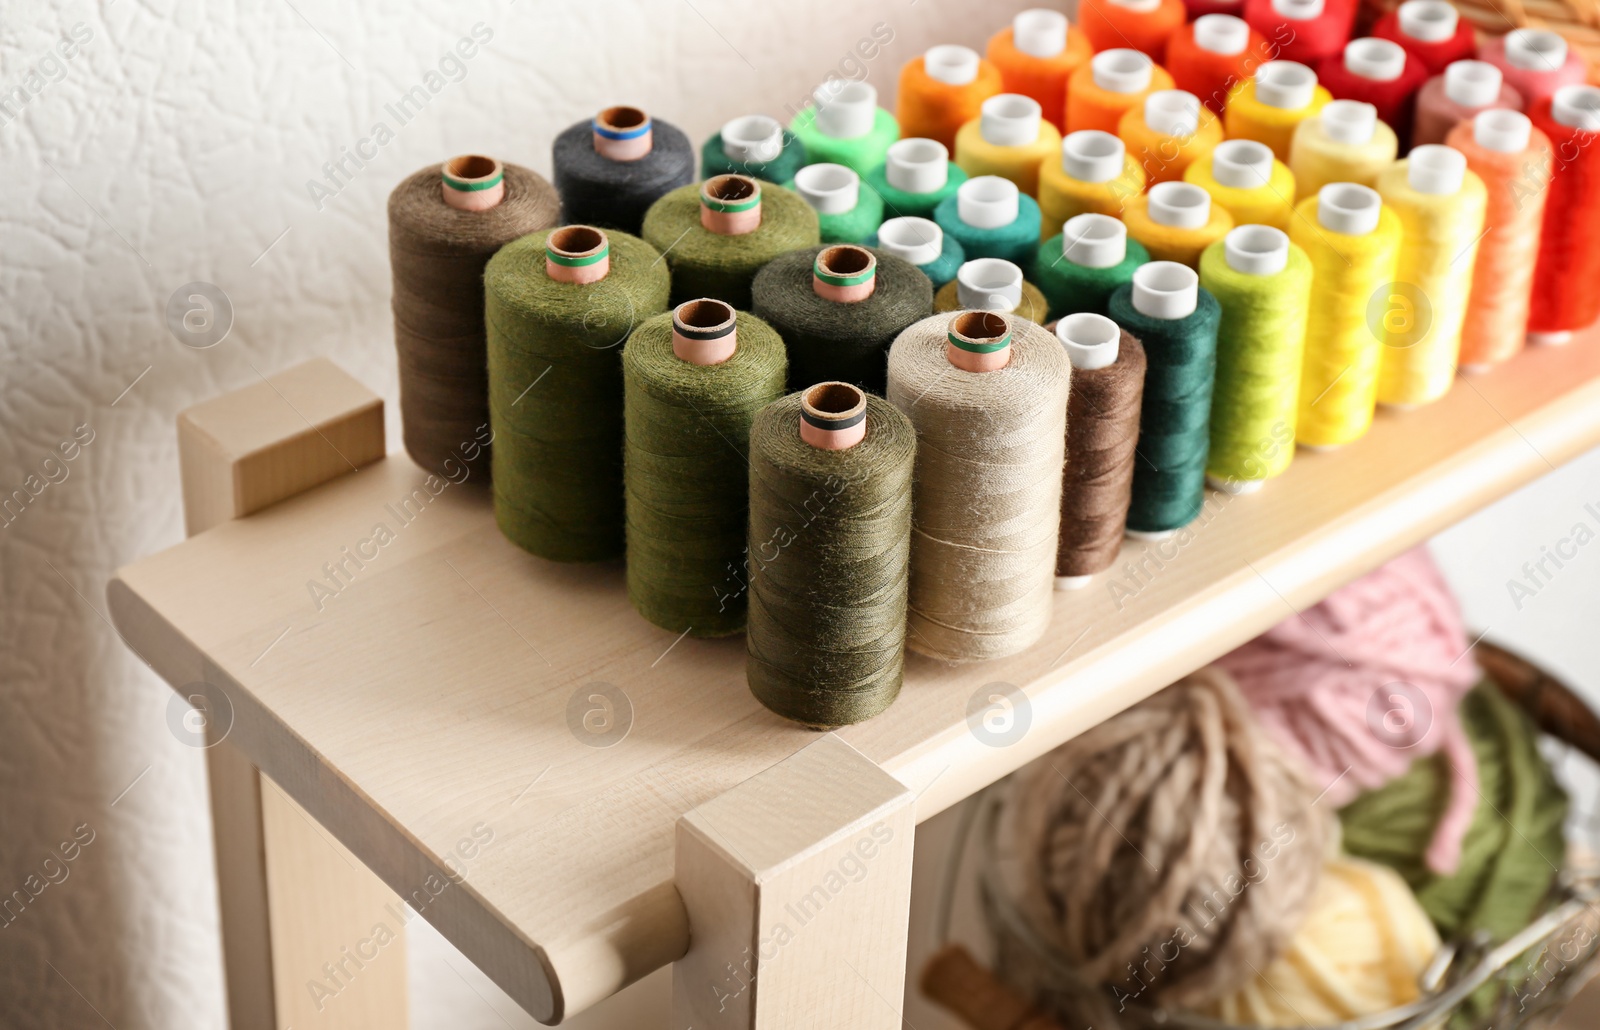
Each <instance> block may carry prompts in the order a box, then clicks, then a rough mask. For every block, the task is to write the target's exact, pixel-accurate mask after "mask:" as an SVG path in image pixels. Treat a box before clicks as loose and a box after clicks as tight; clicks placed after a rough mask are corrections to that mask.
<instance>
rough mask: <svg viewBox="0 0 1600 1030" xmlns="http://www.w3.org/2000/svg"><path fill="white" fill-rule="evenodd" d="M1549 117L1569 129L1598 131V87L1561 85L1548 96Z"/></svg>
mask: <svg viewBox="0 0 1600 1030" xmlns="http://www.w3.org/2000/svg"><path fill="white" fill-rule="evenodd" d="M1550 117H1552V118H1554V119H1555V120H1556V122H1557V124H1560V125H1565V126H1566V127H1567V128H1569V129H1582V130H1583V131H1584V132H1600V87H1595V86H1562V87H1561V88H1560V89H1558V90H1556V93H1555V96H1553V97H1551V98H1550Z"/></svg>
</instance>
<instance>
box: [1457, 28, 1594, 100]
mask: <svg viewBox="0 0 1600 1030" xmlns="http://www.w3.org/2000/svg"><path fill="white" fill-rule="evenodd" d="M1478 57H1479V59H1480V60H1484V61H1488V62H1489V63H1490V64H1492V65H1494V66H1495V67H1496V68H1499V69H1500V73H1501V74H1502V75H1504V76H1505V78H1506V85H1508V86H1510V87H1511V88H1512V89H1514V90H1516V91H1517V92H1518V93H1520V94H1521V95H1522V102H1523V103H1524V104H1526V105H1527V106H1528V107H1530V108H1531V107H1532V106H1533V104H1534V101H1536V100H1542V99H1544V98H1545V97H1547V96H1550V95H1551V94H1552V93H1554V92H1555V91H1556V90H1558V89H1560V88H1561V87H1562V86H1578V85H1582V84H1583V82H1584V80H1585V79H1586V78H1587V76H1588V67H1587V64H1586V62H1585V61H1584V59H1583V55H1582V54H1580V53H1578V51H1577V50H1576V49H1574V48H1573V47H1570V46H1568V45H1567V41H1566V40H1565V39H1562V38H1561V36H1559V35H1558V34H1556V33H1554V32H1550V31H1548V30H1547V29H1512V30H1511V31H1510V32H1508V33H1506V34H1505V35H1504V36H1501V37H1500V38H1499V39H1490V40H1486V41H1485V42H1484V44H1483V46H1481V47H1479V48H1478Z"/></svg>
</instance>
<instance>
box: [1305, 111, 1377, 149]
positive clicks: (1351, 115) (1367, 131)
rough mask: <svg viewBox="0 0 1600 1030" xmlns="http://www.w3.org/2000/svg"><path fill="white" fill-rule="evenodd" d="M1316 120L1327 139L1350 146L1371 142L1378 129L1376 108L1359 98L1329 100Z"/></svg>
mask: <svg viewBox="0 0 1600 1030" xmlns="http://www.w3.org/2000/svg"><path fill="white" fill-rule="evenodd" d="M1317 120H1318V122H1319V123H1320V124H1321V126H1322V132H1323V134H1324V135H1326V136H1327V137H1328V138H1329V139H1331V140H1333V141H1334V142H1336V143H1347V144H1350V145H1351V146H1358V147H1359V146H1365V145H1367V144H1368V143H1371V142H1372V137H1373V136H1374V135H1375V134H1376V133H1377V131H1378V109H1377V108H1376V107H1374V106H1373V105H1371V104H1365V103H1362V102H1361V101H1359V100H1330V101H1329V102H1328V103H1327V104H1326V105H1325V106H1324V107H1323V108H1322V113H1321V114H1319V115H1317Z"/></svg>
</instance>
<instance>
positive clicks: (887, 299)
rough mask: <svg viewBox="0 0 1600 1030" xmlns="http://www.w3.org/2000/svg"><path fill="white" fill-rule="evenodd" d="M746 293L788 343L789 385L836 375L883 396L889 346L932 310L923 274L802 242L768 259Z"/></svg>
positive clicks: (860, 253)
mask: <svg viewBox="0 0 1600 1030" xmlns="http://www.w3.org/2000/svg"><path fill="white" fill-rule="evenodd" d="M863 290H865V291H866V292H865V294H864V295H862V291H863ZM750 293H751V299H752V302H753V303H752V310H753V311H755V313H756V314H757V315H759V316H760V317H761V318H763V319H764V320H766V321H767V322H768V323H769V324H770V325H771V326H772V327H773V328H774V329H776V330H777V331H778V335H780V336H782V337H783V342H784V344H785V345H786V346H787V348H788V351H789V388H790V389H791V390H803V389H805V388H807V387H809V386H815V385H816V384H817V383H822V382H828V381H832V380H840V381H843V382H847V383H852V384H854V385H855V386H858V387H860V388H861V389H863V390H867V391H869V392H871V393H875V394H878V395H880V396H882V394H883V391H884V387H885V385H886V384H887V376H888V362H889V345H890V344H891V343H893V342H894V338H895V337H896V336H898V335H900V331H901V330H903V329H904V328H905V327H906V326H908V325H910V324H912V323H913V322H916V321H917V320H919V319H923V318H927V317H928V315H929V314H930V313H931V312H932V311H933V284H932V283H930V282H929V281H928V277H927V276H925V275H923V274H922V273H921V272H919V271H917V268H916V266H915V265H912V264H911V263H910V262H909V261H904V260H902V259H900V258H898V257H895V256H894V255H893V254H890V253H888V252H887V251H885V250H881V249H878V250H868V249H866V248H864V247H851V246H824V247H807V248H806V249H805V250H796V251H793V252H791V253H788V254H784V255H782V256H780V257H777V258H774V259H773V260H772V262H771V263H770V264H768V265H767V267H765V268H763V269H762V270H761V271H760V273H759V274H757V275H756V279H755V284H754V285H753V286H752V287H751V290H750Z"/></svg>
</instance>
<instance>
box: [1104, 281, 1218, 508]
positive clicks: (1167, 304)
mask: <svg viewBox="0 0 1600 1030" xmlns="http://www.w3.org/2000/svg"><path fill="white" fill-rule="evenodd" d="M1107 310H1108V311H1109V313H1110V317H1111V319H1112V321H1114V322H1116V323H1117V324H1118V325H1120V326H1121V327H1122V328H1123V329H1125V330H1127V332H1129V333H1130V334H1132V335H1133V336H1134V337H1135V338H1136V339H1138V340H1139V342H1140V343H1142V344H1143V345H1144V349H1145V359H1146V368H1145V381H1144V400H1143V402H1142V403H1141V405H1140V409H1139V446H1138V450H1137V452H1136V454H1135V460H1134V470H1133V504H1132V505H1131V506H1130V507H1129V509H1128V534H1129V535H1130V536H1135V537H1144V538H1160V537H1164V536H1167V535H1170V534H1171V533H1172V532H1174V531H1176V530H1179V529H1181V528H1183V527H1184V526H1187V525H1188V524H1189V523H1190V522H1193V521H1194V520H1195V518H1196V516H1198V515H1199V514H1200V509H1201V507H1202V506H1203V505H1204V504H1205V486H1206V484H1205V470H1206V452H1207V451H1208V449H1209V447H1210V440H1211V391H1212V384H1213V382H1214V380H1215V377H1216V368H1217V324H1218V322H1219V321H1220V320H1221V317H1222V310H1221V307H1220V306H1219V305H1218V304H1217V301H1216V298H1215V297H1213V296H1211V294H1210V293H1208V292H1206V291H1205V290H1203V289H1201V288H1200V280H1199V276H1198V275H1196V274H1195V272H1194V270H1193V269H1191V268H1189V267H1188V266H1187V265H1180V264H1178V263H1177V262H1174V261H1152V262H1150V263H1149V264H1146V265H1142V266H1140V267H1139V269H1138V270H1137V271H1136V272H1134V274H1133V281H1132V282H1131V283H1129V284H1128V285H1126V286H1120V287H1118V288H1117V291H1116V292H1115V293H1113V294H1112V295H1111V303H1110V304H1109V305H1108V309H1107Z"/></svg>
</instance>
